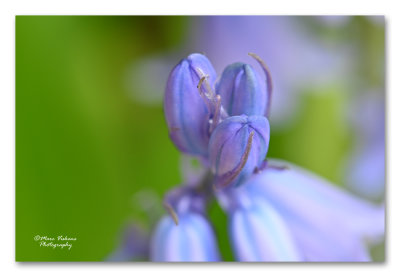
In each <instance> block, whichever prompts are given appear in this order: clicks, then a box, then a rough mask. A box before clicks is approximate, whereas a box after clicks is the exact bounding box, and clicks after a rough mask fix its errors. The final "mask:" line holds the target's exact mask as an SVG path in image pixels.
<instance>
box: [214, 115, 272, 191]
mask: <svg viewBox="0 0 400 277" xmlns="http://www.w3.org/2000/svg"><path fill="white" fill-rule="evenodd" d="M269 137H270V129H269V122H268V119H266V118H265V117H263V116H249V117H248V116H246V115H241V116H232V117H229V118H227V119H225V120H224V121H222V122H221V123H220V124H219V125H218V126H217V128H216V129H215V130H214V131H213V133H212V135H211V138H210V143H209V148H208V151H209V160H210V163H211V169H212V171H213V173H214V174H215V176H216V177H215V182H214V184H215V186H217V187H224V186H227V185H231V186H237V185H239V184H240V183H242V182H243V181H245V180H246V179H247V178H248V177H249V176H250V175H251V174H252V173H253V172H254V170H255V169H256V168H257V167H259V166H261V165H262V163H263V161H264V159H265V157H266V155H267V151H268V145H269Z"/></svg>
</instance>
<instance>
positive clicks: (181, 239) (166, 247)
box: [150, 192, 220, 262]
mask: <svg viewBox="0 0 400 277" xmlns="http://www.w3.org/2000/svg"><path fill="white" fill-rule="evenodd" d="M190 193H191V192H189V194H186V192H184V193H183V194H182V195H179V196H178V199H175V200H176V201H173V202H175V203H174V204H172V206H173V207H172V206H169V207H168V209H173V210H170V212H171V213H172V216H164V217H163V218H162V219H161V220H160V222H159V223H158V225H157V227H156V229H155V231H154V234H153V236H152V240H151V243H150V259H151V260H152V261H155V262H216V261H219V260H220V258H219V251H218V247H217V243H216V239H215V235H214V231H213V229H212V227H211V225H210V223H209V221H208V220H207V219H206V218H205V216H204V214H202V213H201V211H200V210H199V206H197V207H196V204H198V203H196V199H195V197H194V198H193V197H192V195H190ZM197 200H199V199H197ZM200 209H201V208H200Z"/></svg>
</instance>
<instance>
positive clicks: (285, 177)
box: [245, 165, 385, 261]
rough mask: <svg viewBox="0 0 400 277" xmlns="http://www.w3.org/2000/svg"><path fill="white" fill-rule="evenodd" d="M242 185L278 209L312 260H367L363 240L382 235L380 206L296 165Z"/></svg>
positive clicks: (255, 178)
mask: <svg viewBox="0 0 400 277" xmlns="http://www.w3.org/2000/svg"><path fill="white" fill-rule="evenodd" d="M245 185H246V187H247V189H248V190H249V191H250V192H251V193H253V194H254V195H263V197H265V199H267V200H268V201H269V203H271V204H272V205H273V206H274V207H275V208H276V209H277V210H278V211H279V213H280V214H281V215H282V216H283V217H284V218H285V220H286V222H287V223H288V225H289V227H290V229H291V230H293V234H294V236H295V237H296V240H297V241H298V242H299V243H300V247H301V249H302V251H303V253H304V254H305V255H306V256H307V257H308V258H309V259H311V260H324V261H359V260H365V259H366V257H368V255H367V253H366V252H365V251H364V242H365V241H368V240H369V241H375V240H379V239H380V238H382V236H383V234H384V230H385V227H384V209H383V208H382V207H377V206H375V205H372V204H370V203H368V202H366V201H363V200H361V199H358V198H356V197H354V196H352V195H351V194H349V193H348V192H345V191H343V190H341V189H339V188H337V187H335V186H334V185H332V184H330V183H329V182H328V181H326V180H324V179H322V178H320V177H318V176H316V175H314V174H311V173H310V172H307V171H305V170H303V169H300V168H299V167H296V166H294V165H289V169H287V170H274V169H268V170H266V171H265V172H263V173H261V174H259V175H258V176H255V177H254V178H253V179H252V180H250V181H249V182H248V184H245Z"/></svg>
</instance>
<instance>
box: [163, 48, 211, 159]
mask: <svg viewBox="0 0 400 277" xmlns="http://www.w3.org/2000/svg"><path fill="white" fill-rule="evenodd" d="M201 79H205V80H206V82H203V84H202V87H201V88H200V89H201V90H203V91H208V93H211V92H212V89H211V86H212V85H213V84H214V83H215V80H216V73H215V70H214V68H213V66H212V65H211V63H210V61H209V60H208V59H207V57H206V56H204V55H202V54H191V55H190V56H188V57H187V58H186V59H183V60H181V61H180V63H179V64H178V65H176V66H175V67H174V68H173V70H172V72H171V73H170V75H169V78H168V82H167V86H166V89H165V96H164V112H165V118H166V121H167V124H168V130H169V136H170V138H171V140H172V141H173V143H174V144H175V146H176V147H177V148H178V149H179V150H180V151H182V152H184V153H187V154H191V155H197V156H202V157H206V156H207V146H208V141H209V137H210V133H209V130H210V127H209V119H210V116H211V113H212V112H213V111H210V107H209V106H208V105H207V101H205V99H204V97H202V96H201V94H200V93H199V89H198V87H197V86H198V85H199V83H200V80H201ZM210 97H211V96H210Z"/></svg>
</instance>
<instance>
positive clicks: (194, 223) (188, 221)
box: [150, 54, 385, 262]
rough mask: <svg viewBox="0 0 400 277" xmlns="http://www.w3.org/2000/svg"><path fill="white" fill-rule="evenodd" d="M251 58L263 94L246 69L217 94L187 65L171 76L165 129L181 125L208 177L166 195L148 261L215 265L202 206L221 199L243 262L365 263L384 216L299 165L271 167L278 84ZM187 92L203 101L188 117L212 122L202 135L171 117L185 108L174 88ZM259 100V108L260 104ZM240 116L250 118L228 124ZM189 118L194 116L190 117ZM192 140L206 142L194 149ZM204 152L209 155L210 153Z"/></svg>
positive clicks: (236, 71) (232, 74)
mask: <svg viewBox="0 0 400 277" xmlns="http://www.w3.org/2000/svg"><path fill="white" fill-rule="evenodd" d="M250 55H251V56H253V57H254V58H256V60H257V61H258V62H259V63H260V65H261V66H262V68H263V70H264V73H265V75H266V80H265V81H266V82H265V84H264V85H265V89H266V90H264V92H262V91H261V90H259V87H261V85H260V83H259V81H257V77H254V76H255V75H253V73H254V72H253V71H252V70H251V69H250V68H249V67H247V66H246V65H243V64H240V65H238V64H236V65H235V64H234V65H231V66H230V67H228V68H227V69H226V71H225V73H224V74H223V76H222V77H221V79H220V82H219V83H218V85H217V89H218V90H219V94H218V93H216V92H215V90H214V88H213V86H210V83H209V81H208V80H207V77H206V76H204V75H202V74H203V73H201V74H200V75H196V74H194V73H193V72H194V71H193V70H192V69H189V70H188V68H189V62H187V61H186V62H185V60H184V61H183V62H181V64H179V65H178V67H177V68H175V69H174V70H173V72H172V73H171V76H170V80H169V82H172V83H169V84H168V86H167V93H168V92H170V95H169V96H168V97H167V96H166V102H165V105H166V107H165V108H166V115H167V114H168V115H170V114H172V117H171V118H172V120H171V118H169V119H168V118H167V122H168V124H170V123H171V122H173V121H174V120H175V119H177V121H176V122H177V123H178V124H180V126H181V127H180V129H179V130H181V131H182V130H183V132H181V133H179V134H178V135H177V136H176V137H174V138H175V141H174V142H175V144H177V146H178V148H179V149H181V151H182V152H184V153H186V154H192V155H198V156H200V157H202V161H203V163H202V166H203V168H202V170H199V171H198V172H196V174H195V175H196V176H192V177H190V178H186V179H187V184H186V185H184V186H181V187H179V188H177V189H174V190H172V191H170V192H169V193H168V194H167V196H166V198H165V201H164V206H165V208H166V209H167V211H168V212H169V213H170V216H165V217H163V218H162V219H161V221H160V222H159V224H158V225H157V227H156V230H155V232H154V234H153V237H152V240H151V247H150V257H151V259H152V260H153V261H218V260H219V254H218V249H217V243H216V239H215V235H214V233H213V230H212V227H211V223H210V222H209V221H208V220H207V219H206V206H207V204H208V202H209V201H211V200H212V199H213V197H215V198H216V199H217V201H218V203H219V204H220V205H221V207H222V208H223V209H224V210H225V211H226V213H227V214H228V217H229V234H230V238H231V243H232V246H233V249H234V251H235V257H236V259H237V260H239V261H255V262H256V261H324V262H327V261H340V262H344V261H369V260H370V257H369V253H368V246H369V244H372V243H377V242H379V241H380V240H381V239H382V236H383V234H384V230H385V227H384V208H383V207H382V206H375V205H373V204H370V203H368V202H366V201H364V200H360V199H358V198H356V197H354V196H352V195H351V194H349V193H348V192H345V191H343V190H341V189H339V188H337V187H335V186H334V185H332V184H330V183H329V182H328V181H326V180H324V179H322V178H320V177H318V176H316V175H314V174H312V173H309V172H307V171H306V170H303V169H301V168H299V167H297V166H295V165H292V164H289V163H284V164H283V165H280V164H279V161H274V160H270V159H269V160H265V158H266V155H267V151H268V146H269V139H270V126H269V120H268V119H267V117H266V116H268V115H269V104H270V96H271V92H272V82H271V80H270V79H271V78H270V74H269V70H268V68H267V66H266V65H265V63H264V62H263V61H262V60H261V59H260V58H259V57H258V56H256V55H254V54H250ZM189 57H191V56H189ZM201 60H203V58H201ZM203 61H204V60H203ZM185 66H186V68H185ZM203 66H204V65H203ZM201 67H202V66H194V68H197V69H198V68H201ZM204 67H205V68H206V67H207V66H204ZM181 70H182V71H181ZM195 72H198V71H196V70H195ZM243 76H245V77H243ZM182 80H184V81H185V82H183V81H182ZM182 82H183V83H184V84H189V85H187V88H188V89H189V88H190V89H191V91H190V94H189V97H193V99H195V96H194V93H192V92H193V91H194V86H195V85H196V82H197V89H198V90H197V96H198V97H200V99H201V100H202V101H200V100H198V99H197V100H198V102H196V103H194V102H193V103H192V104H196V105H200V106H199V107H192V108H193V110H194V111H195V112H194V113H196V112H197V111H198V109H199V110H201V109H203V108H204V114H203V118H201V119H196V120H199V122H200V121H202V120H206V122H207V124H206V125H207V128H205V129H204V130H203V129H202V126H203V125H202V124H203V123H202V124H194V123H193V124H189V123H192V122H191V121H186V119H185V117H182V115H183V114H180V113H179V112H178V113H177V114H176V113H175V112H176V110H178V111H179V109H181V108H182V107H181V105H184V104H182V103H180V102H179V101H172V102H171V101H170V100H171V99H172V100H174V99H181V98H179V97H180V96H179V95H180V93H181V92H182V91H181V88H180V86H179V85H177V84H182ZM259 85H260V86H259ZM171 92H172V93H171ZM246 92H248V93H249V94H250V95H251V97H250V98H247V95H246V94H245V93H246ZM185 93H186V92H185ZM177 95H178V96H179V97H177V98H176V96H177ZM265 95H266V97H264V96H265ZM253 96H254V97H255V98H257V99H258V98H259V99H261V101H263V103H256V102H254V100H256V99H252V97H253ZM167 98H168V99H167ZM197 100H196V101H197ZM264 100H266V102H264ZM236 101H238V102H237V103H236ZM231 102H232V105H230V104H229V103H231ZM240 112H242V113H244V114H240V115H234V116H230V115H232V114H236V113H240ZM246 113H247V114H246ZM192 115H193V114H191V112H190V109H188V110H187V114H186V116H188V117H191V116H192ZM263 115H265V116H263ZM178 124H177V125H178ZM169 127H171V125H169ZM182 127H184V128H182ZM203 131H204V132H203ZM203 134H206V135H204V137H203V138H204V140H203V139H202V135H203ZM196 135H197V136H196ZM174 138H173V140H174ZM188 138H190V139H188ZM192 138H196V139H198V142H200V141H201V143H199V144H196V147H197V148H196V147H193V145H192V142H193V141H192V140H191V139H192ZM204 143H206V144H207V146H208V149H207V150H208V151H207V152H208V153H204V149H203V146H204V145H202V144H204ZM200 145H202V146H201V147H200ZM199 149H202V150H201V151H200V150H199Z"/></svg>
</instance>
